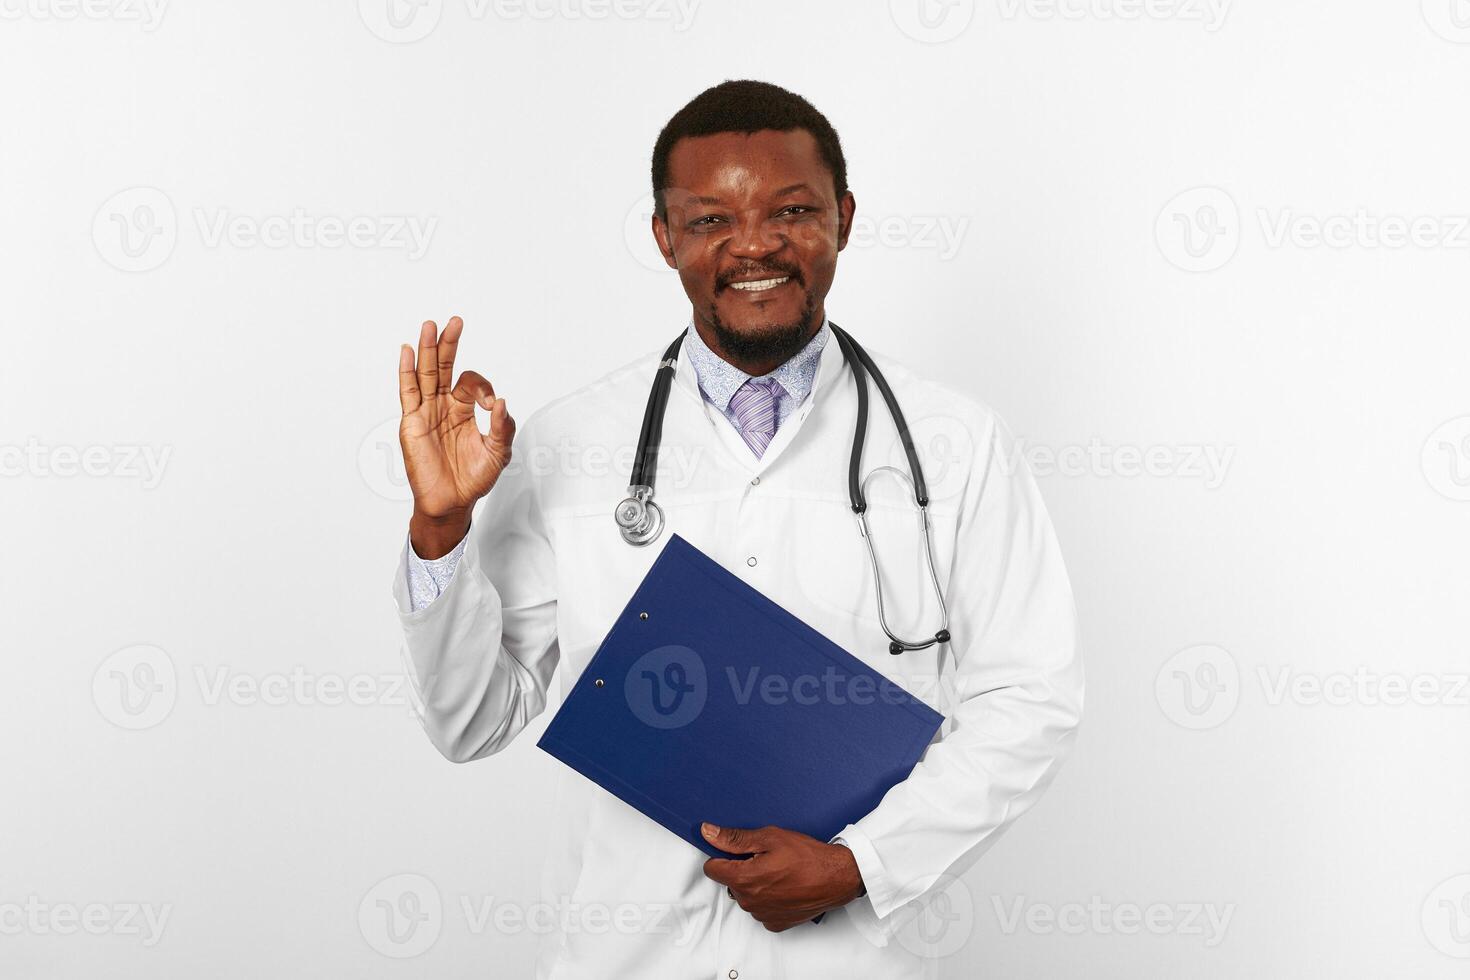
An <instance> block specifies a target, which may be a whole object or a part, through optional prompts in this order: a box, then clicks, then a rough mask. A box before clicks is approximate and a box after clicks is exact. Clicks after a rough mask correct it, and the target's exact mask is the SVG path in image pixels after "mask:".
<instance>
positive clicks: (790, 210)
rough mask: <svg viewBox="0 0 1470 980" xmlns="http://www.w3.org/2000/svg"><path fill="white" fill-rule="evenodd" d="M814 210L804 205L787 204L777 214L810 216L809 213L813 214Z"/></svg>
mask: <svg viewBox="0 0 1470 980" xmlns="http://www.w3.org/2000/svg"><path fill="white" fill-rule="evenodd" d="M815 210H816V208H809V207H807V206H806V205H805V204H789V205H787V206H786V207H784V208H782V209H781V210H780V211H778V212H777V214H797V215H801V214H810V213H811V212H813V211H815Z"/></svg>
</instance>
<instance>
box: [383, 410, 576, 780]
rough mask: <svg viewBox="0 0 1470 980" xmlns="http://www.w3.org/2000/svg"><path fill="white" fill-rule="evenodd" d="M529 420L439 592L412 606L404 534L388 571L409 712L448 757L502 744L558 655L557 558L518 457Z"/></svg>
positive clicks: (538, 702) (533, 706)
mask: <svg viewBox="0 0 1470 980" xmlns="http://www.w3.org/2000/svg"><path fill="white" fill-rule="evenodd" d="M535 421H536V420H535V417H534V416H533V417H532V418H531V419H528V420H527V422H526V423H525V424H523V425H522V427H521V429H520V431H519V432H518V433H517V435H516V439H515V443H514V445H513V447H512V453H511V462H510V463H509V465H507V467H506V469H505V471H504V472H502V473H501V475H500V477H499V479H497V480H496V482H495V486H494V487H492V488H491V490H490V492H489V493H488V494H487V495H486V496H485V498H484V499H483V500H481V501H480V503H479V504H478V508H477V510H478V512H477V513H476V515H475V517H474V520H473V522H472V523H471V527H470V532H469V534H468V535H467V537H466V539H465V542H464V553H463V555H462V556H461V557H460V559H459V564H458V565H457V567H456V568H455V569H454V575H453V577H452V578H450V580H449V581H448V583H447V584H446V585H445V587H444V589H443V592H442V593H440V594H439V596H438V597H437V598H435V599H434V600H433V601H432V602H431V603H430V604H428V605H427V606H424V607H423V608H418V609H415V608H414V603H413V600H412V597H411V596H410V594H409V586H408V579H407V576H406V575H405V574H403V567H404V565H405V564H406V563H407V562H408V558H409V553H410V552H411V548H412V546H411V545H410V544H409V543H408V542H407V540H405V542H404V545H403V548H404V554H402V555H401V556H400V559H399V566H398V569H397V570H396V571H395V574H394V576H393V596H394V600H395V602H396V604H397V611H398V618H399V621H400V624H401V626H402V629H403V660H404V666H405V668H406V670H407V672H408V677H409V687H410V691H411V692H412V695H413V698H412V701H413V706H414V711H415V714H416V715H417V716H418V718H419V721H420V722H421V723H422V725H423V727H424V731H425V732H426V733H427V734H428V736H429V740H430V741H431V742H432V743H433V745H434V747H435V748H437V749H438V750H439V752H440V753H442V754H443V755H444V757H445V758H447V759H449V760H450V761H451V762H469V761H471V760H473V759H479V758H482V757H484V756H487V755H490V754H491V753H494V752H498V751H500V750H501V749H503V748H505V746H507V745H508V744H510V742H511V740H512V739H514V738H515V736H516V735H517V734H518V733H519V732H520V731H521V730H522V729H523V728H525V726H526V724H527V723H528V722H529V721H531V719H533V718H535V717H536V716H537V715H538V714H540V713H541V711H542V710H543V709H544V708H545V707H546V692H547V687H548V685H549V684H550V683H551V677H552V674H553V672H554V671H555V670H556V664H557V660H558V659H559V657H560V651H559V649H558V646H557V639H556V592H555V562H554V558H553V554H552V549H551V542H550V540H549V538H548V534H547V529H546V522H545V520H544V519H543V516H542V511H541V506H540V500H539V493H538V489H539V488H538V485H537V484H538V480H537V478H536V477H535V475H534V474H533V472H532V468H531V467H530V466H528V465H526V464H525V462H524V459H525V458H526V457H528V456H529V455H530V453H529V448H528V447H529V446H530V445H531V444H532V443H533V442H534V439H535V436H534V432H535V429H536V425H535Z"/></svg>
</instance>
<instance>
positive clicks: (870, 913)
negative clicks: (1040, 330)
mask: <svg viewBox="0 0 1470 980" xmlns="http://www.w3.org/2000/svg"><path fill="white" fill-rule="evenodd" d="M971 431H972V432H975V433H976V445H977V447H987V448H988V452H986V451H984V449H981V450H980V451H977V453H976V462H975V463H974V464H973V466H972V469H971V473H970V476H969V478H968V481H967V483H966V485H965V488H964V490H963V497H962V500H961V503H960V513H959V519H958V524H957V528H956V535H957V541H956V551H955V559H954V565H953V571H952V574H951V576H950V578H949V580H948V582H947V583H946V587H945V600H946V603H947V605H948V607H949V609H950V632H951V634H952V636H953V637H954V639H953V641H952V644H951V654H952V655H953V659H954V661H955V665H954V670H953V673H952V674H947V676H946V677H945V678H944V686H945V687H946V688H948V689H949V690H951V691H952V692H953V695H952V700H953V702H954V703H953V708H952V710H951V711H950V712H949V720H948V726H947V729H946V734H944V735H943V737H942V738H940V739H939V740H938V741H936V742H933V743H931V744H930V746H929V747H928V749H927V750H926V751H925V754H924V756H923V758H922V759H921V760H920V762H919V764H918V765H917V766H915V768H914V770H913V772H912V773H911V774H910V775H909V777H908V778H907V779H905V780H904V781H903V782H901V783H899V784H898V785H896V786H894V787H893V788H892V789H891V790H890V791H889V792H888V793H887V794H886V795H885V796H884V797H883V800H882V801H881V802H880V803H879V805H878V807H877V808H876V809H874V810H873V811H872V812H871V813H869V814H868V815H867V816H865V817H863V818H862V819H860V820H858V821H856V822H855V823H852V824H849V825H848V826H847V827H845V828H843V829H842V830H841V831H840V832H839V833H840V836H841V837H842V838H843V840H844V842H845V843H846V844H847V846H848V847H849V848H850V849H851V850H852V852H853V857H854V859H855V860H856V862H857V865H858V869H859V870H860V871H861V873H862V876H863V882H864V884H866V886H867V889H868V894H867V896H866V897H865V898H859V899H858V900H857V901H855V902H854V903H852V906H850V907H849V911H850V914H851V915H852V916H853V917H854V919H855V921H856V922H857V924H858V925H859V926H860V927H861V928H862V931H863V932H864V934H866V935H868V937H869V938H870V940H874V941H877V942H879V943H883V942H886V941H887V937H888V936H890V935H892V933H893V931H894V930H895V929H896V928H898V927H899V926H900V925H901V924H902V921H901V920H903V919H906V918H908V917H909V914H908V913H905V915H903V916H894V914H893V913H894V912H895V911H896V910H898V909H901V908H903V907H904V906H906V905H907V904H908V903H910V902H913V901H914V900H916V899H919V898H921V897H924V896H925V895H926V893H928V892H930V890H931V889H933V890H934V891H935V892H936V893H937V892H938V891H941V890H943V889H944V888H946V887H947V886H948V885H949V883H950V879H949V878H946V877H942V876H945V875H949V876H958V875H960V874H961V873H962V872H964V871H965V870H966V869H967V868H969V867H970V866H971V865H973V864H974V863H975V862H976V861H977V860H978V859H979V858H980V856H981V855H982V854H983V853H984V852H985V851H986V850H987V849H988V848H989V847H990V846H991V845H992V844H994V843H995V841H996V840H997V839H998V838H999V836H1000V835H1001V833H1002V832H1004V831H1005V829H1006V828H1007V827H1008V826H1009V825H1010V824H1011V822H1012V821H1013V820H1015V819H1016V818H1017V817H1018V816H1020V815H1021V814H1022V813H1024V812H1025V811H1026V810H1027V809H1029V808H1030V807H1031V806H1032V804H1034V803H1035V802H1036V800H1037V798H1038V797H1039V796H1040V795H1041V793H1042V791H1043V790H1044V789H1045V788H1046V786H1047V785H1048V784H1049V783H1050V781H1051V780H1052V778H1053V777H1054V776H1055V774H1056V772H1057V769H1058V768H1059V767H1060V766H1061V764H1062V762H1063V761H1064V759H1065V758H1066V756H1067V755H1068V754H1069V752H1070V750H1071V746H1072V742H1073V739H1074V734H1075V731H1076V729H1077V726H1078V723H1079V721H1080V719H1081V713H1082V682H1083V674H1082V663H1081V660H1080V658H1079V655H1078V652H1077V644H1076V625H1075V624H1076V615H1075V611H1074V607H1073V601H1072V592H1071V587H1070V585H1069V583H1068V579H1067V573H1066V569H1065V568H1064V566H1063V563H1062V555H1061V551H1060V549H1059V547H1058V545H1057V540H1056V536H1055V534H1054V532H1053V530H1052V526H1051V521H1050V519H1049V518H1048V516H1047V513H1046V509H1045V507H1044V505H1043V503H1042V500H1041V494H1040V492H1039V491H1038V489H1037V487H1036V484H1035V481H1034V480H1033V479H1032V476H1031V473H1030V470H1029V469H1027V467H1026V464H1025V461H1024V459H1022V458H1021V455H1020V453H1019V452H1017V446H1016V443H1015V440H1014V439H1013V438H1012V436H1011V435H1010V433H1009V432H1008V431H1007V430H1006V428H1005V426H1004V424H1003V423H1002V422H1000V421H999V420H998V419H995V418H994V417H993V416H988V415H982V416H980V417H979V418H977V420H976V421H975V424H974V426H973V427H972V428H971ZM905 656H914V654H911V653H910V654H905ZM915 908H918V907H917V906H916V907H915Z"/></svg>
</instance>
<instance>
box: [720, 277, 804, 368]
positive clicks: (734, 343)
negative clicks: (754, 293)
mask: <svg viewBox="0 0 1470 980" xmlns="http://www.w3.org/2000/svg"><path fill="white" fill-rule="evenodd" d="M816 312H817V304H816V300H815V299H813V298H812V294H811V293H807V294H806V305H805V306H803V307H802V310H801V319H800V320H797V321H796V322H795V323H790V324H785V323H782V324H777V325H776V326H774V327H767V328H766V329H764V330H762V331H760V332H759V333H755V334H745V333H739V332H737V331H735V330H731V329H730V328H729V327H727V326H725V324H724V323H723V322H721V320H720V315H719V314H718V313H716V312H715V308H714V306H713V305H711V306H710V310H709V322H710V326H711V327H712V328H713V329H714V332H715V340H717V341H719V343H720V351H721V353H723V354H725V355H726V356H727V357H728V358H730V359H733V360H737V361H743V362H745V363H747V364H749V363H751V362H758V363H764V362H767V361H774V362H775V363H777V364H785V363H786V362H787V361H788V360H790V359H791V358H792V357H793V356H794V355H795V354H796V353H797V351H799V350H801V349H802V348H803V347H805V346H806V342H807V341H808V340H809V339H811V332H812V320H813V318H815V316H816Z"/></svg>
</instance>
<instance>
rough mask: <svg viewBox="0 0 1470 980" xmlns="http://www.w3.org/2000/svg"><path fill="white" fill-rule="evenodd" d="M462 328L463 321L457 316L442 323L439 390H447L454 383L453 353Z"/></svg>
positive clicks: (456, 348)
mask: <svg viewBox="0 0 1470 980" xmlns="http://www.w3.org/2000/svg"><path fill="white" fill-rule="evenodd" d="M463 330H464V321H463V320H461V319H460V318H459V317H457V316H452V317H450V318H449V322H448V323H446V324H444V333H442V334H440V335H439V381H438V384H439V390H440V391H448V390H449V387H450V385H452V384H454V353H455V351H457V350H459V335H460V332H461V331H463Z"/></svg>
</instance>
